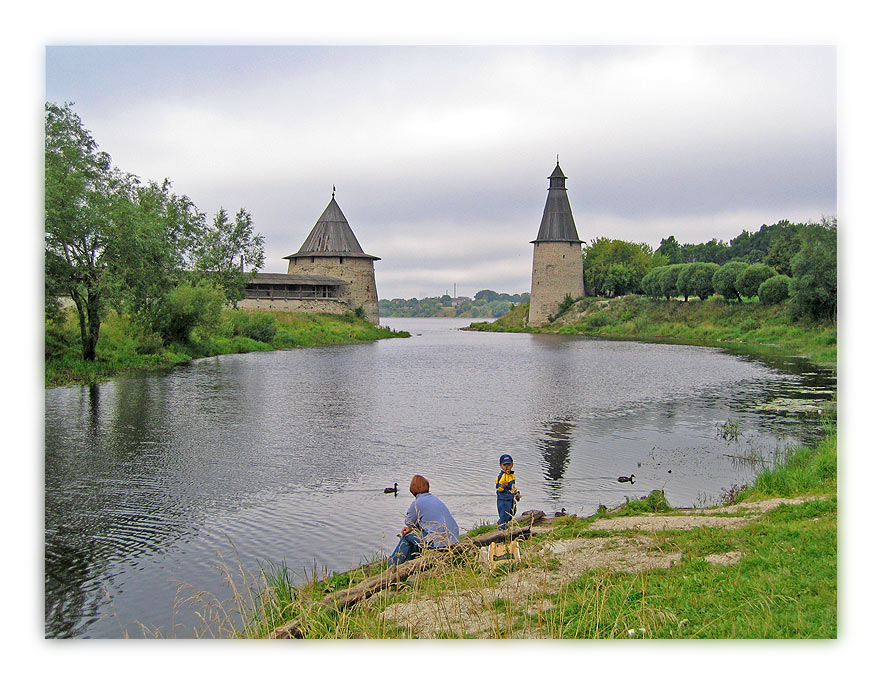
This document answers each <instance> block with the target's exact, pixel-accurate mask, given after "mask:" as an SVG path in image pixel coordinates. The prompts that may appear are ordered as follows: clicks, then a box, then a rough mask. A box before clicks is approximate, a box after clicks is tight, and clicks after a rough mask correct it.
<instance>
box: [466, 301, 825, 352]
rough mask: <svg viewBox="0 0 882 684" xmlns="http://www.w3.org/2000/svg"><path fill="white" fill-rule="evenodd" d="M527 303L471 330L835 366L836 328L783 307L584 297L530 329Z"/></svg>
mask: <svg viewBox="0 0 882 684" xmlns="http://www.w3.org/2000/svg"><path fill="white" fill-rule="evenodd" d="M528 313H529V304H522V305H519V306H516V307H514V308H513V309H512V310H511V311H510V312H509V313H507V314H506V315H505V316H502V317H501V318H499V319H498V320H496V321H493V322H492V323H472V325H471V327H472V329H474V330H484V331H491V332H543V333H555V334H560V335H588V336H592V337H605V338H611V339H626V340H642V341H652V342H666V341H671V342H686V343H691V344H701V345H711V346H726V347H739V348H750V347H754V348H756V349H757V350H759V351H774V352H778V353H782V354H788V355H799V356H806V357H808V358H809V359H810V360H812V361H813V362H815V363H818V364H830V365H833V364H835V363H836V341H837V336H836V327H835V325H822V324H809V323H801V322H793V321H791V320H790V318H789V316H788V315H787V312H786V309H785V305H783V304H780V305H774V306H766V305H763V304H760V303H759V302H758V301H745V302H726V301H725V300H723V299H722V298H721V297H712V298H709V299H706V300H705V301H700V300H690V301H688V302H683V301H664V300H654V299H650V298H648V297H642V296H637V295H628V296H625V297H621V298H618V299H613V300H609V301H608V302H607V300H598V299H596V298H590V297H587V298H585V299H582V300H579V301H577V302H576V303H575V304H574V305H573V306H572V307H571V308H570V310H569V311H567V312H566V313H565V314H564V315H562V316H561V317H560V318H559V319H557V320H555V321H554V322H553V323H550V324H549V325H547V326H544V327H542V328H528V327H527V323H526V321H527V315H528Z"/></svg>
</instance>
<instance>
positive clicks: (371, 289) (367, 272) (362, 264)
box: [288, 256, 380, 325]
mask: <svg viewBox="0 0 882 684" xmlns="http://www.w3.org/2000/svg"><path fill="white" fill-rule="evenodd" d="M314 259H315V261H313V257H297V258H296V263H295V259H294V258H292V259H289V260H288V275H322V276H330V277H332V278H339V279H340V280H345V281H346V283H347V284H346V285H344V286H343V293H342V294H341V296H340V298H341V299H342V300H343V301H344V302H346V304H348V305H349V306H350V307H351V308H352V309H353V310H355V309H356V308H358V307H359V306H360V307H362V308H363V309H364V314H365V317H366V318H367V320H369V321H370V322H371V323H373V324H374V325H379V323H380V302H379V300H378V299H377V281H376V278H375V277H374V262H373V260H371V259H366V258H364V257H361V258H356V257H342V261H343V263H342V264H341V263H340V261H341V258H340V257H336V256H333V257H332V256H328V257H314Z"/></svg>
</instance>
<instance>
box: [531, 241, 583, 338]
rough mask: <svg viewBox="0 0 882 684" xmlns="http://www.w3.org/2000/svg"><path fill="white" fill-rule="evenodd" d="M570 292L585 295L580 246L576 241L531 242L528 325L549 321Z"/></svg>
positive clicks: (576, 295)
mask: <svg viewBox="0 0 882 684" xmlns="http://www.w3.org/2000/svg"><path fill="white" fill-rule="evenodd" d="M567 295H570V296H571V297H572V298H573V299H579V298H580V297H584V296H585V285H584V280H583V276H582V245H581V243H579V242H537V243H536V244H534V245H533V281H532V285H531V287H530V318H529V320H528V323H527V324H528V325H529V326H530V327H537V326H541V325H547V324H548V317H549V316H556V315H557V312H558V310H559V308H560V303H561V302H562V301H563V300H564V299H566V296H567Z"/></svg>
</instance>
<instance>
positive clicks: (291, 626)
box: [269, 511, 545, 639]
mask: <svg viewBox="0 0 882 684" xmlns="http://www.w3.org/2000/svg"><path fill="white" fill-rule="evenodd" d="M544 517H545V513H543V512H542V511H527V512H526V513H524V514H523V515H521V516H519V517H517V518H515V519H514V520H513V521H512V522H513V523H514V524H513V525H512V526H511V527H509V528H508V529H507V530H498V531H495V532H487V533H485V534H480V535H478V536H476V537H471V538H466V539H461V540H460V541H459V543H457V544H454V545H453V546H451V547H449V549H448V550H445V551H444V553H454V554H461V553H465V552H467V551H469V550H474V549H476V548H478V547H481V546H488V545H489V544H490V543H492V542H500V541H511V540H512V539H519V538H521V537H529V536H530V535H531V534H532V533H533V523H535V522H537V521H539V520H541V519H542V518H544ZM430 566H431V556H427V555H422V556H419V557H418V558H414V559H413V560H409V561H407V562H406V563H401V564H400V565H393V566H390V567H388V568H386V569H385V570H383V572H381V573H380V574H379V575H375V576H373V577H368V578H367V579H366V580H363V581H362V582H359V583H358V584H356V585H355V586H353V587H349V588H347V589H341V590H340V591H337V592H335V593H333V594H329V595H328V596H326V597H325V598H324V599H322V601H321V605H324V606H329V607H330V606H333V607H335V608H337V609H342V608H349V607H350V606H353V605H355V604H356V603H358V602H360V601H363V600H364V599H366V598H367V597H368V596H372V595H373V594H376V593H377V592H378V591H382V590H383V589H386V588H388V587H390V586H392V585H393V584H396V583H398V582H401V581H403V580H405V579H407V578H408V577H410V576H411V575H415V574H417V573H419V572H422V571H423V570H426V569H427V568H429V567H430ZM303 636H304V634H303V628H302V627H301V626H300V620H297V619H295V620H292V621H290V622H287V623H285V624H284V625H282V626H281V627H277V628H276V629H275V630H273V632H271V633H270V635H269V638H270V639H302V638H303Z"/></svg>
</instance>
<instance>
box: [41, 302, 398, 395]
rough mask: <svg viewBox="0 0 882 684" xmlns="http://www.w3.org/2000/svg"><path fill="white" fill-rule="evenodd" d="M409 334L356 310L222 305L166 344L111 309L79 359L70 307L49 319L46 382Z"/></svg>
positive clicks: (83, 381) (90, 380)
mask: <svg viewBox="0 0 882 684" xmlns="http://www.w3.org/2000/svg"><path fill="white" fill-rule="evenodd" d="M267 317H269V318H271V319H272V322H269V321H268V318H267ZM273 322H274V325H273ZM247 333H251V334H252V335H255V337H258V338H262V340H266V341H261V339H255V337H250V336H249V335H248V334H247ZM409 336H410V334H409V333H407V332H398V331H394V330H391V329H389V328H388V327H382V328H381V327H376V326H374V325H372V324H370V323H368V322H367V321H365V320H363V319H361V318H358V317H356V316H354V315H351V316H336V315H333V314H318V313H316V314H311V313H287V312H263V313H260V314H257V313H251V312H245V311H225V312H224V313H223V315H222V317H221V321H220V324H219V325H218V326H217V327H216V329H214V330H200V329H197V330H195V331H194V332H193V333H192V334H191V335H190V336H189V339H188V341H187V342H186V343H172V344H168V345H164V344H163V343H162V340H161V339H160V338H159V337H158V336H157V335H155V334H152V335H151V334H146V333H144V332H143V331H142V330H140V329H139V328H138V326H136V325H134V324H133V323H132V321H130V320H129V319H128V318H127V317H125V316H119V315H117V314H113V313H112V314H110V315H108V316H107V317H106V318H105V319H104V321H103V322H102V325H101V337H100V338H99V340H98V347H97V350H96V351H97V358H96V360H95V361H83V359H82V356H81V351H80V343H79V331H78V327H77V322H76V314H75V313H74V312H73V311H68V313H67V316H66V318H65V320H64V322H63V323H62V324H60V325H54V324H53V325H48V324H47V328H46V359H45V364H46V365H45V367H46V387H56V386H59V385H67V384H77V383H79V384H87V383H93V382H100V381H102V380H106V379H107V378H109V377H113V376H116V375H122V374H126V373H131V372H133V371H137V370H147V369H156V368H166V367H169V366H173V365H175V364H178V363H185V362H187V361H190V360H191V359H195V358H202V357H207V356H218V355H221V354H238V353H244V352H251V351H272V350H274V349H288V348H291V347H316V346H323V345H331V344H349V343H353V342H367V341H371V340H380V339H385V338H390V337H409Z"/></svg>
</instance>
